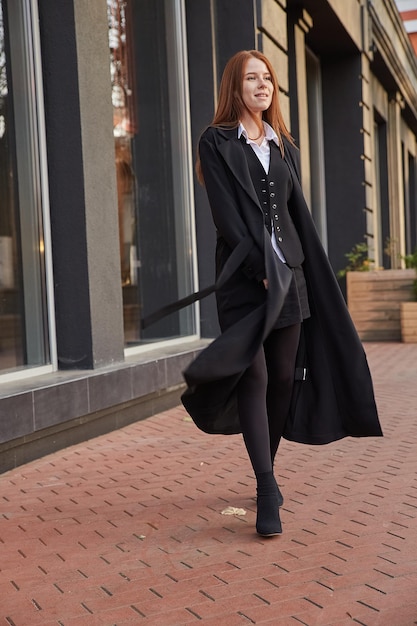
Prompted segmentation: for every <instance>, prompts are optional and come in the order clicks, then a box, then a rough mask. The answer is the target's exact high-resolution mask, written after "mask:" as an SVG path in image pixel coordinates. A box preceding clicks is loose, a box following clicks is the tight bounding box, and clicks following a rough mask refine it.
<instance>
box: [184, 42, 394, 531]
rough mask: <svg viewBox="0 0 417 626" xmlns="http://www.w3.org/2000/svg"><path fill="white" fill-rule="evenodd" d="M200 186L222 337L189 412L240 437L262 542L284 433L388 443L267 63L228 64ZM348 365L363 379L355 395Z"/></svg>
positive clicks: (201, 360) (243, 59)
mask: <svg viewBox="0 0 417 626" xmlns="http://www.w3.org/2000/svg"><path fill="white" fill-rule="evenodd" d="M197 174H198V177H199V180H200V182H202V183H203V184H204V185H205V187H206V191H207V195H208V199H209V203H210V208H211V211H212V216H213V220H214V223H215V226H216V230H217V247H216V272H217V283H216V285H217V289H216V298H217V310H218V317H219V322H220V327H221V331H222V334H221V335H220V337H219V338H218V339H217V340H215V341H214V342H213V343H212V344H211V345H210V346H209V348H207V349H206V350H205V351H203V353H202V354H201V355H200V356H199V357H198V358H197V359H196V360H195V361H194V362H193V363H192V364H191V365H190V367H189V368H188V369H187V370H186V372H185V373H184V376H185V379H186V382H187V384H188V389H187V391H186V392H185V393H184V395H183V403H184V406H185V407H186V408H187V410H188V411H189V413H190V415H191V416H192V417H193V419H194V421H195V422H196V424H197V425H198V426H199V427H200V428H202V429H203V430H205V431H206V432H213V433H216V432H218V433H235V432H242V434H243V438H244V442H245V446H246V449H247V451H248V455H249V458H250V461H251V464H252V467H253V470H254V473H255V477H256V483H257V518H256V530H257V532H258V534H260V535H262V536H274V535H278V534H280V533H281V532H282V527H281V521H280V516H279V507H280V506H281V505H282V503H283V497H282V494H281V492H280V489H279V487H278V485H277V483H276V480H275V477H274V473H273V464H274V459H275V455H276V453H277V450H278V446H279V443H280V439H281V437H282V435H283V434H284V431H285V436H286V437H288V438H290V439H295V440H298V441H305V442H308V443H326V442H328V441H333V440H335V439H338V438H340V437H343V436H346V435H348V434H350V435H359V436H363V435H381V434H382V433H381V429H380V426H379V422H378V417H377V413H376V407H375V403H374V398H373V390H372V382H371V380H370V376H369V370H368V368H367V364H366V358H365V355H364V352H363V349H362V347H361V345H360V342H359V339H358V337H357V335H356V333H355V330H354V328H353V325H352V323H351V321H350V318H349V315H348V313H347V310H346V307H345V304H344V301H343V298H342V297H341V294H340V290H339V288H338V285H337V283H336V281H335V279H334V275H333V272H332V270H331V268H330V266H329V263H328V261H327V257H326V255H325V254H324V251H323V249H322V247H321V244H320V242H319V239H318V237H317V233H316V231H315V229H314V225H313V223H312V220H311V218H310V214H309V211H308V209H307V207H306V206H305V201H304V198H303V196H302V192H301V189H300V185H299V180H298V178H299V175H298V155H297V150H296V148H295V146H294V143H293V141H292V138H291V136H290V134H289V132H288V130H287V129H286V127H285V124H284V121H283V118H282V114H281V111H280V107H279V102H278V83H277V78H276V75H275V73H274V70H273V67H272V66H271V63H270V62H269V60H268V59H267V58H266V57H265V56H264V55H263V54H261V53H260V52H258V51H255V50H252V51H241V52H238V53H237V54H235V55H234V56H233V57H232V58H231V59H230V60H229V62H228V63H227V65H226V67H225V70H224V73H223V77H222V81H221V85H220V92H219V102H218V107H217V111H216V114H215V117H214V119H213V122H212V123H211V125H210V127H209V128H208V129H207V130H206V131H205V132H204V133H203V134H202V136H201V139H200V143H199V159H198V162H197ZM310 261H311V265H310ZM316 289H317V291H318V293H317V294H316V292H315V290H316ZM324 289H325V295H324V297H323V290H324ZM329 318H330V319H329ZM309 323H310V329H307V332H306V331H305V328H307V325H308V324H309ZM323 323H324V324H325V325H324V327H323ZM323 328H324V329H325V330H326V331H328V332H329V333H330V337H329V339H330V341H329V339H327V340H325V339H323ZM302 330H303V332H301V331H302ZM301 335H302V341H301V342H300V337H301ZM346 339H347V343H346V344H345V340H346ZM343 344H345V345H343ZM350 361H352V364H354V365H355V367H357V368H358V370H357V371H356V372H355V373H354V374H353V375H352V374H351V373H350V372H349V376H350V377H351V378H352V380H351V382H348V383H347V384H346V382H345V378H346V375H347V370H349V369H350V368H349V363H350ZM314 363H318V365H319V368H320V371H319V370H315V369H314V367H313V364H314ZM336 363H337V365H336ZM310 370H311V374H310ZM307 371H308V372H309V374H308V376H307V375H306V372H307ZM296 378H298V379H300V380H299V381H298V382H295V379H296ZM302 379H305V381H304V382H301V380H302ZM353 379H354V380H353ZM358 393H359V394H361V398H360V399H359V401H358V398H357V396H358ZM358 402H359V405H360V406H358ZM346 403H348V405H349V407H350V408H347V409H346ZM358 411H359V412H358Z"/></svg>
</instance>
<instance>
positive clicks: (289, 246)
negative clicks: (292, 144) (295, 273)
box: [242, 137, 304, 267]
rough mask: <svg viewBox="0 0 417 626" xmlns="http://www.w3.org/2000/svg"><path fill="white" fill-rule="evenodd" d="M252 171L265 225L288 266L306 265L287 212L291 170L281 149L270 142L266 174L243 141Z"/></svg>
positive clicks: (290, 188) (251, 150)
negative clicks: (273, 233) (282, 155)
mask: <svg viewBox="0 0 417 626" xmlns="http://www.w3.org/2000/svg"><path fill="white" fill-rule="evenodd" d="M242 145H243V146H244V150H245V154H246V158H247V161H248V166H249V171H250V175H251V178H252V182H253V185H254V187H255V190H256V194H257V196H258V198H259V203H260V205H261V208H262V212H263V214H264V223H265V226H266V228H267V229H268V231H269V233H270V234H272V228H273V229H274V232H275V238H276V241H277V244H278V246H279V247H280V248H281V250H282V252H283V254H284V256H285V259H286V261H287V265H289V266H290V267H297V266H298V265H301V263H302V262H303V261H304V253H303V249H302V246H301V242H300V239H299V237H298V234H297V231H296V229H295V226H294V223H293V221H292V219H291V216H290V214H289V212H288V206H287V202H288V198H289V196H290V195H291V191H292V179H291V174H290V171H289V169H288V166H287V164H286V162H285V161H284V159H283V158H282V157H281V152H280V150H279V148H278V146H277V145H276V144H275V143H274V142H273V141H271V142H270V143H269V145H270V149H271V159H270V164H269V172H268V174H266V173H265V170H264V168H263V167H262V164H261V162H260V161H259V159H258V157H257V156H256V154H255V152H254V151H253V149H252V148H251V146H250V145H249V144H247V143H246V140H245V139H244V138H243V137H242Z"/></svg>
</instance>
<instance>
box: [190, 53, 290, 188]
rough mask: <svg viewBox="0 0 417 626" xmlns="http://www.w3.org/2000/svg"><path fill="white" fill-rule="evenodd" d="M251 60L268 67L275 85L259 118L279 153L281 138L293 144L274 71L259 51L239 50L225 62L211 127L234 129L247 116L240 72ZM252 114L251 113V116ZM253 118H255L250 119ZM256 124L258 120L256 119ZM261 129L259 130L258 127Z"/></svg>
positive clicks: (199, 177) (199, 166)
mask: <svg viewBox="0 0 417 626" xmlns="http://www.w3.org/2000/svg"><path fill="white" fill-rule="evenodd" d="M251 57H254V58H255V59H259V60H260V61H263V62H264V63H265V65H266V67H267V68H268V72H269V74H270V75H271V81H272V84H273V86H274V91H273V94H272V101H271V104H270V106H269V107H268V109H267V110H266V111H263V113H262V119H263V120H265V122H267V123H268V124H269V125H270V126H272V128H273V129H274V131H275V132H276V134H277V136H278V141H279V144H280V147H281V152H282V153H283V152H284V145H283V142H282V136H284V137H286V138H287V139H288V140H289V141H290V142H291V143H292V144H293V143H294V142H293V139H292V137H291V134H290V132H289V131H288V129H287V127H286V125H285V122H284V118H283V116H282V112H281V107H280V105H279V98H278V90H279V86H278V79H277V75H276V73H275V70H274V68H273V67H272V64H271V62H270V61H269V59H268V58H267V57H266V56H265V55H264V54H262V52H259V51H258V50H241V51H240V52H237V53H236V54H235V55H234V56H232V57H231V58H230V59H229V61H228V62H227V63H226V67H225V68H224V71H223V76H222V80H221V83H220V90H219V100H218V104H217V109H216V112H215V115H214V118H213V121H212V122H211V124H210V126H215V127H216V128H230V129H231V128H237V127H238V126H239V123H240V120H241V118H242V116H243V113H247V112H248V109H247V107H246V105H245V103H244V102H243V98H242V87H243V73H244V70H245V65H246V63H247V61H248V60H249V59H250V58H251ZM251 115H252V113H251ZM253 117H254V119H255V116H253ZM256 122H257V123H258V120H257V119H256ZM259 130H260V131H261V130H262V127H261V126H260V127H259ZM196 172H197V178H198V180H199V182H200V183H202V182H203V175H202V172H201V164H200V157H199V156H198V157H197V162H196Z"/></svg>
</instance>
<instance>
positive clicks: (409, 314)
mask: <svg viewBox="0 0 417 626" xmlns="http://www.w3.org/2000/svg"><path fill="white" fill-rule="evenodd" d="M401 338H402V340H403V341H404V342H405V343H417V302H401Z"/></svg>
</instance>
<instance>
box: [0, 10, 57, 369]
mask: <svg viewBox="0 0 417 626" xmlns="http://www.w3.org/2000/svg"><path fill="white" fill-rule="evenodd" d="M31 7H32V5H31V2H30V0H8V1H7V0H0V178H1V180H0V373H2V372H4V371H10V370H15V369H16V368H21V367H27V366H39V365H44V364H46V363H48V362H49V361H50V356H49V345H48V319H47V318H48V315H47V309H46V288H45V265H44V256H45V255H44V247H45V246H44V240H45V238H44V233H43V221H42V192H41V183H40V173H39V172H40V165H39V149H38V146H39V144H38V133H37V128H38V126H37V109H36V96H37V91H36V80H35V69H34V58H35V54H34V47H33V38H32V30H31V25H32V24H33V23H35V20H33V19H32V13H31Z"/></svg>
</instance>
